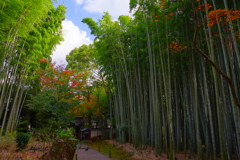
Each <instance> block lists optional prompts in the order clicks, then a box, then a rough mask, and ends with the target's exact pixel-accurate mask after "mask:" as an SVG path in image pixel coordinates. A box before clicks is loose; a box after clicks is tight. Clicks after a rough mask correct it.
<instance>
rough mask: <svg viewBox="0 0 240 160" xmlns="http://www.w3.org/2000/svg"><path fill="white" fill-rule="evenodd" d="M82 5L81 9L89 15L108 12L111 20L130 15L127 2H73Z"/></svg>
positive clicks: (119, 0)
mask: <svg viewBox="0 0 240 160" xmlns="http://www.w3.org/2000/svg"><path fill="white" fill-rule="evenodd" d="M74 1H75V2H76V3H77V4H83V9H85V10H86V11H87V12H90V13H100V14H102V13H103V12H109V13H110V15H111V16H112V17H113V19H117V18H118V17H119V16H120V15H130V13H129V0H74ZM77 1H78V2H77Z"/></svg>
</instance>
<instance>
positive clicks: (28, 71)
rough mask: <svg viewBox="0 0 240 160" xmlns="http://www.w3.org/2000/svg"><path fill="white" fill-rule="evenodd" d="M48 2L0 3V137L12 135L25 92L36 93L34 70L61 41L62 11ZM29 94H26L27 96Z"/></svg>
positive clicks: (16, 1) (60, 7) (14, 0)
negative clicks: (41, 59)
mask: <svg viewBox="0 0 240 160" xmlns="http://www.w3.org/2000/svg"><path fill="white" fill-rule="evenodd" d="M52 3H53V2H52V1H51V0H38V1H37V3H36V1H35V0H10V1H9V0H1V1H0V51H1V53H0V126H1V130H0V134H1V135H4V134H6V133H12V132H13V131H15V129H16V126H17V124H18V119H19V116H20V113H21V110H22V108H23V106H24V105H25V104H24V103H25V100H26V99H27V97H28V91H30V92H32V91H34V90H37V86H38V84H39V83H38V81H37V74H36V72H35V71H36V70H37V69H40V68H42V69H43V68H45V67H46V66H45V65H44V64H43V63H41V62H40V61H39V60H38V59H40V58H44V59H47V60H49V61H51V57H50V55H51V54H52V50H53V49H54V47H55V46H56V45H57V44H59V43H60V41H61V40H62V35H61V27H62V26H61V23H62V20H63V19H64V17H65V16H64V14H65V7H64V6H62V5H60V6H58V7H57V8H55V7H54V6H53V4H52ZM30 92H29V93H30Z"/></svg>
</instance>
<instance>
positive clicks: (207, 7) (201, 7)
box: [196, 4, 212, 11]
mask: <svg viewBox="0 0 240 160" xmlns="http://www.w3.org/2000/svg"><path fill="white" fill-rule="evenodd" d="M210 8H212V5H211V4H201V5H198V7H197V9H196V10H197V11H198V10H202V11H208V10H209V9H210Z"/></svg>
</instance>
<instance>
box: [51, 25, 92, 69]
mask: <svg viewBox="0 0 240 160" xmlns="http://www.w3.org/2000/svg"><path fill="white" fill-rule="evenodd" d="M62 27H63V37H64V41H63V42H61V44H60V45H58V46H57V47H56V50H55V51H54V52H53V55H52V61H53V62H56V63H57V65H59V64H65V65H66V64H67V62H66V55H67V54H69V53H70V52H71V50H73V49H74V48H76V47H80V46H81V45H83V44H90V43H92V41H91V40H90V37H87V33H86V32H85V31H81V30H80V29H79V27H78V26H76V25H75V24H74V23H73V22H72V21H69V20H64V21H63V22H62Z"/></svg>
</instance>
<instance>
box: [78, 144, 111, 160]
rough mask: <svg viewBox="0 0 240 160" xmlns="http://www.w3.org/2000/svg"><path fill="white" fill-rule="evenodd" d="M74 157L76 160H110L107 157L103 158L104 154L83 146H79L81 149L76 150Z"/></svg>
mask: <svg viewBox="0 0 240 160" xmlns="http://www.w3.org/2000/svg"><path fill="white" fill-rule="evenodd" d="M86 148H88V149H86ZM76 155H77V156H76ZM75 157H77V160H111V158H109V157H108V156H105V155H104V154H102V153H100V152H98V151H96V150H94V149H92V148H91V147H89V146H87V145H85V144H81V148H78V149H77V150H76V152H75Z"/></svg>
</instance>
